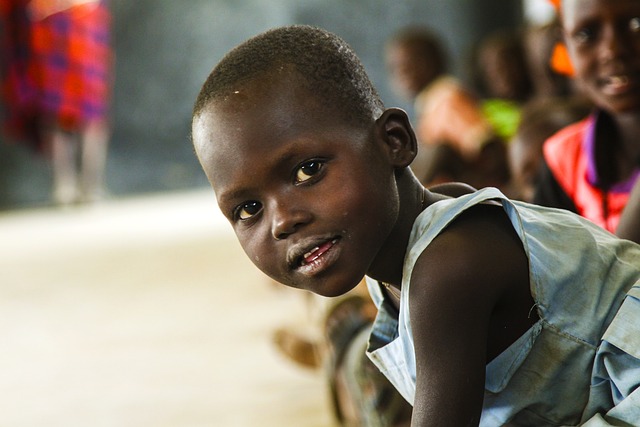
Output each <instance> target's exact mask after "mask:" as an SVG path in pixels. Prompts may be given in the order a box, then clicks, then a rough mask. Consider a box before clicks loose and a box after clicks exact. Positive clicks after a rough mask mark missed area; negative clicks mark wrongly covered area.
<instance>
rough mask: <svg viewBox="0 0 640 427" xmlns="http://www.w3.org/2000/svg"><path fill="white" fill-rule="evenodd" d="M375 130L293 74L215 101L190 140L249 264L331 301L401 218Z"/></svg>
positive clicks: (353, 280)
mask: <svg viewBox="0 0 640 427" xmlns="http://www.w3.org/2000/svg"><path fill="white" fill-rule="evenodd" d="M376 129H377V124H376V123H372V124H371V126H370V127H369V128H368V129H363V126H361V125H360V126H356V125H353V124H350V123H349V121H348V120H347V119H345V118H344V117H343V116H342V115H341V114H340V113H339V112H337V111H336V110H332V109H328V108H326V107H322V106H319V105H318V104H317V103H315V102H314V98H313V95H311V94H310V93H308V92H306V91H304V90H303V89H300V87H299V85H296V84H295V76H291V78H286V77H285V78H280V80H279V81H270V80H268V78H263V79H258V81H254V82H250V83H248V84H244V85H243V86H241V87H239V89H238V91H237V92H236V93H234V94H232V95H231V96H229V97H228V98H226V99H219V100H215V101H213V102H212V103H211V104H210V105H209V106H208V107H207V108H206V109H205V110H204V111H203V113H202V114H200V115H199V116H198V117H196V119H195V120H194V125H193V139H194V145H195V148H196V151H197V153H198V156H199V159H200V162H201V163H202V166H203V169H204V171H205V173H206V174H207V177H208V178H209V181H210V182H211V184H212V186H213V189H214V191H215V193H216V197H217V199H218V203H219V206H220V209H221V210H222V212H223V213H224V215H225V216H226V217H227V218H228V220H229V221H230V222H231V224H232V226H233V229H234V231H235V233H236V235H237V237H238V239H239V241H240V243H241V245H242V247H243V248H244V250H245V252H246V253H247V255H248V256H249V257H250V259H251V260H252V261H253V263H254V264H256V266H258V268H260V269H261V270H262V271H263V272H265V273H266V274H267V275H269V276H270V277H272V278H273V279H275V280H277V281H279V282H281V283H284V284H286V285H288V286H292V287H296V288H301V289H306V290H310V291H312V292H315V293H317V294H320V295H324V296H335V295H339V294H342V293H344V292H347V291H348V290H350V289H352V288H353V287H354V286H355V285H357V283H358V282H359V281H360V280H361V279H362V277H363V276H364V275H365V274H366V273H367V270H368V269H369V267H370V266H371V264H372V263H373V262H374V259H375V257H376V255H377V254H378V251H379V250H380V248H381V246H382V244H383V243H384V241H385V239H386V237H387V236H388V235H389V233H390V231H391V229H392V228H393V226H394V223H395V221H396V218H397V212H398V208H397V205H398V195H397V188H396V185H395V180H394V169H393V167H392V166H391V165H390V164H389V161H388V160H387V154H386V152H385V148H384V144H383V143H381V141H380V140H379V138H378V136H377V131H376Z"/></svg>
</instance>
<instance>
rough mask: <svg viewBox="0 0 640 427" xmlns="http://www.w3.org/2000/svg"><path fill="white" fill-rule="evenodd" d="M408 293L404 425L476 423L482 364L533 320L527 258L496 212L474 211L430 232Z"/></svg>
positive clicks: (483, 208) (487, 209)
mask: <svg viewBox="0 0 640 427" xmlns="http://www.w3.org/2000/svg"><path fill="white" fill-rule="evenodd" d="M409 298H410V306H409V307H410V308H409V310H410V318H411V327H412V331H413V336H414V345H415V352H416V396H415V402H414V412H413V419H412V425H415V426H439V427H441V426H456V427H458V426H477V425H478V422H479V420H480V414H481V410H482V401H483V395H484V383H485V367H486V364H487V362H488V361H489V360H491V359H492V358H493V357H495V356H496V355H497V354H499V353H500V352H501V351H502V350H504V348H506V346H508V345H509V344H511V343H512V342H513V341H515V340H516V339H517V338H518V337H519V336H520V335H521V334H522V333H524V332H525V331H526V330H527V329H528V328H529V327H530V325H531V324H532V323H533V322H534V321H535V319H533V320H532V319H529V318H528V312H529V310H530V308H531V306H532V304H533V302H532V300H531V295H530V292H529V283H528V267H527V259H526V256H525V254H524V251H523V249H522V245H521V243H520V241H519V239H518V237H517V236H516V235H515V232H514V230H513V229H512V228H511V225H510V224H509V223H508V220H507V218H506V216H505V215H504V212H503V211H502V209H501V208H499V207H493V206H479V207H477V208H474V209H473V210H472V211H470V212H468V213H465V214H463V215H462V216H461V217H460V218H459V219H457V220H455V222H454V223H453V224H452V225H450V226H449V227H448V228H447V229H446V230H445V231H444V232H443V233H442V234H441V235H440V236H438V237H437V238H436V239H435V240H434V241H433V243H432V244H431V245H430V246H429V247H427V249H426V250H425V251H424V252H423V253H422V255H421V256H420V258H419V259H418V261H417V263H416V266H415V268H414V272H413V276H412V279H411V288H410V296H409ZM496 331H498V332H496Z"/></svg>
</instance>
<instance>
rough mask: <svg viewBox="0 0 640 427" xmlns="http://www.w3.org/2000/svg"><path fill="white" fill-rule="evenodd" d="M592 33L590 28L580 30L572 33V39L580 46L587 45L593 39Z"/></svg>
mask: <svg viewBox="0 0 640 427" xmlns="http://www.w3.org/2000/svg"><path fill="white" fill-rule="evenodd" d="M594 33H595V31H594V30H593V29H592V28H582V29H581V30H579V31H576V32H575V33H574V35H573V39H574V40H575V41H576V42H577V43H580V44H583V43H588V42H589V41H590V40H591V39H592V38H593V37H594Z"/></svg>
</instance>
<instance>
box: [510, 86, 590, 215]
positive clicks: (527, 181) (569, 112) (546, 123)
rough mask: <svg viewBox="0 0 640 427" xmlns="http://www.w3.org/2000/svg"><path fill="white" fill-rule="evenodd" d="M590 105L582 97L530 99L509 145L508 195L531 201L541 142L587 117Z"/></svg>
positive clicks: (537, 175) (536, 177)
mask: <svg viewBox="0 0 640 427" xmlns="http://www.w3.org/2000/svg"><path fill="white" fill-rule="evenodd" d="M590 111H591V104H590V103H589V102H587V101H586V100H584V99H582V98H577V97H573V98H563V97H554V98H551V97H548V98H538V99H532V100H531V101H529V102H528V103H526V104H525V105H524V107H523V109H522V113H521V117H522V119H521V121H520V123H519V125H518V127H517V130H516V134H515V135H514V136H513V138H512V140H511V142H510V144H509V167H510V168H511V179H512V187H511V189H510V195H511V197H513V198H515V199H518V200H523V201H525V202H532V201H533V195H534V193H535V191H536V187H537V185H538V181H539V179H540V178H539V173H540V166H541V162H542V146H543V144H544V142H545V141H546V140H547V139H548V138H549V137H550V136H551V135H553V134H554V133H556V132H557V131H559V130H560V129H562V128H563V127H565V126H567V125H570V124H571V123H575V122H577V121H579V120H581V119H583V118H584V117H586V116H587V115H588V114H589V112H590Z"/></svg>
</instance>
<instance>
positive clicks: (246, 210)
mask: <svg viewBox="0 0 640 427" xmlns="http://www.w3.org/2000/svg"><path fill="white" fill-rule="evenodd" d="M261 209H262V203H260V202H256V201H253V200H252V201H250V202H246V203H243V204H241V205H239V206H238V207H237V208H236V209H235V211H234V217H235V218H237V219H239V220H241V221H244V220H247V219H249V218H251V217H252V216H254V215H255V214H257V213H258V212H260V210H261Z"/></svg>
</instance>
